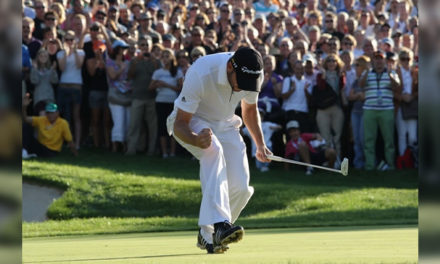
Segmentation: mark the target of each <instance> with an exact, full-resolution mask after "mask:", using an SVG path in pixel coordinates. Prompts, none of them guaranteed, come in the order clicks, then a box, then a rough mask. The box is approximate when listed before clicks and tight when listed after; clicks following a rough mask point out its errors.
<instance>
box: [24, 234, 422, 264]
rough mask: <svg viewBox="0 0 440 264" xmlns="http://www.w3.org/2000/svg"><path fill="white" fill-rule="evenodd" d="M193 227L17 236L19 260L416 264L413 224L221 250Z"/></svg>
mask: <svg viewBox="0 0 440 264" xmlns="http://www.w3.org/2000/svg"><path fill="white" fill-rule="evenodd" d="M196 235H197V231H193V232H163V233H144V234H139V233H138V234H120V235H94V236H76V237H54V238H29V239H23V263H167V264H169V263H179V264H185V263H187V264H190V263H191V264H202V263H237V264H242V263H252V264H256V263H262V264H268V263H285V264H288V263H292V264H293V263H356V264H359V263H393V264H395V263H417V259H418V255H417V248H418V244H417V243H418V231H417V226H372V227H334V228H333V227H327V228H322V227H321V228H294V229H293V228H286V229H254V230H246V234H245V236H244V239H243V240H242V241H241V242H239V243H237V244H231V245H230V249H229V251H228V252H226V253H225V254H221V255H207V254H206V253H205V252H204V251H202V250H200V249H198V248H197V247H196V246H195V244H196Z"/></svg>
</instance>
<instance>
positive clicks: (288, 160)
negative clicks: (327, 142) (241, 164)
mask: <svg viewBox="0 0 440 264" xmlns="http://www.w3.org/2000/svg"><path fill="white" fill-rule="evenodd" d="M267 158H268V159H270V160H273V161H280V162H287V163H292V164H297V165H303V166H310V167H313V168H317V169H322V170H327V171H332V172H337V173H341V174H342V171H341V170H337V169H332V168H327V167H324V166H319V165H314V164H310V163H305V162H301V161H296V160H290V159H285V158H281V157H278V156H274V155H270V156H267Z"/></svg>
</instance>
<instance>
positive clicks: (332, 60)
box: [327, 60, 336, 62]
mask: <svg viewBox="0 0 440 264" xmlns="http://www.w3.org/2000/svg"><path fill="white" fill-rule="evenodd" d="M327 62H336V60H328V61H327Z"/></svg>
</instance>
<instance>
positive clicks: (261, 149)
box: [241, 100, 272, 162]
mask: <svg viewBox="0 0 440 264" xmlns="http://www.w3.org/2000/svg"><path fill="white" fill-rule="evenodd" d="M241 109H242V117H243V122H244V124H245V125H246V127H247V128H248V130H249V132H250V134H251V136H252V139H253V140H254V142H255V145H256V146H257V153H256V154H255V156H256V157H257V159H258V160H259V161H261V162H270V160H269V159H268V158H267V155H272V152H271V151H270V150H269V149H268V148H267V147H266V143H265V142H264V137H263V132H262V130H261V120H260V114H259V112H258V108H257V104H249V103H247V102H245V100H242V101H241Z"/></svg>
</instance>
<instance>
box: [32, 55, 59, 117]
mask: <svg viewBox="0 0 440 264" xmlns="http://www.w3.org/2000/svg"><path fill="white" fill-rule="evenodd" d="M55 68H56V63H51V62H50V59H49V53H48V52H47V50H45V49H40V50H39V51H38V53H37V58H36V63H35V66H34V67H32V69H31V82H32V84H34V85H35V90H34V99H33V101H34V113H38V115H40V116H42V115H44V109H45V107H46V105H47V103H53V102H55V94H54V89H53V86H52V85H55V84H57V83H58V74H57V72H56V70H55Z"/></svg>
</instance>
